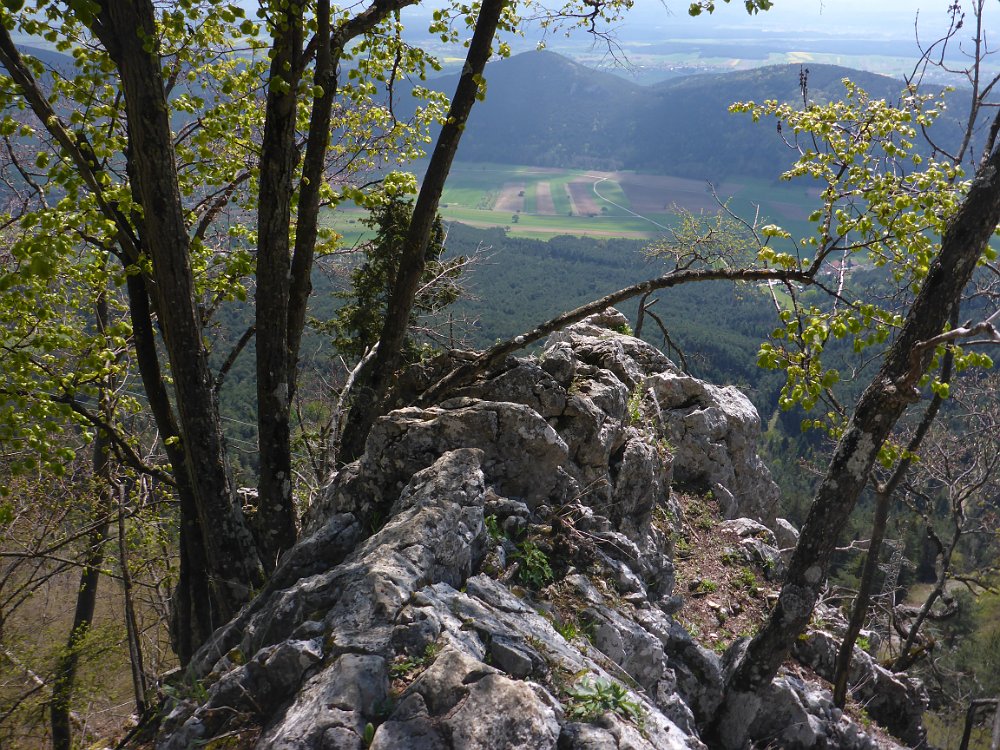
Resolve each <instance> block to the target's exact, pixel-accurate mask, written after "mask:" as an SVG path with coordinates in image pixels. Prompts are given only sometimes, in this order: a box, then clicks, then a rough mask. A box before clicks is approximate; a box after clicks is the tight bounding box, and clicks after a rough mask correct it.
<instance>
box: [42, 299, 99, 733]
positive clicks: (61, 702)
mask: <svg viewBox="0 0 1000 750" xmlns="http://www.w3.org/2000/svg"><path fill="white" fill-rule="evenodd" d="M95 318H96V323H97V330H98V333H99V334H101V335H103V334H104V333H105V331H106V330H107V324H108V302H107V298H106V297H105V295H104V294H103V293H102V294H101V295H100V296H99V297H98V300H97V304H96V306H95ZM109 386H110V384H108V383H105V384H104V385H103V386H102V388H101V392H100V396H99V398H100V401H101V411H102V412H103V414H102V416H103V417H105V419H106V420H107V421H109V422H110V418H109V417H110V415H109V414H108V413H107V411H108V396H109V394H108V389H109ZM92 466H93V469H92V471H93V485H92V489H93V490H94V492H95V497H96V502H95V504H94V511H93V516H94V518H96V519H101V522H100V523H99V524H98V525H96V526H95V527H94V528H93V530H92V531H91V532H90V533H89V534H88V535H87V551H86V553H85V555H84V562H83V570H82V571H81V573H80V587H79V588H78V589H77V594H76V608H75V610H74V612H73V625H72V627H71V628H70V631H69V637H68V638H67V641H66V648H65V650H64V651H63V654H62V656H61V657H60V659H59V666H58V667H56V674H55V679H54V680H53V682H52V701H51V703H50V706H49V714H50V717H51V726H52V748H53V750H71V748H72V746H73V730H72V724H71V722H70V704H71V702H72V698H73V689H74V687H75V686H76V674H77V668H78V667H79V665H80V649H81V648H82V647H83V643H84V641H85V640H86V638H87V634H88V633H89V632H90V627H91V625H92V624H93V622H94V611H95V609H96V607H97V586H98V583H99V582H100V580H101V566H102V565H103V564H104V557H105V549H104V545H105V542H106V541H107V538H108V527H109V526H110V521H111V504H112V473H111V472H112V467H111V436H110V435H108V433H107V432H106V431H105V430H100V429H99V430H98V431H97V434H96V435H95V437H94V454H93V464H92Z"/></svg>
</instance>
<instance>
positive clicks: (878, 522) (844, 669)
mask: <svg viewBox="0 0 1000 750" xmlns="http://www.w3.org/2000/svg"><path fill="white" fill-rule="evenodd" d="M957 312H958V307H957V306H956V307H955V311H954V313H953V314H952V316H951V321H950V322H951V327H952V328H954V327H955V326H957V325H958V316H957V315H956V314H955V313H957ZM954 358H955V355H954V352H952V350H951V349H949V350H948V351H947V352H946V353H945V355H944V361H943V362H942V363H941V382H942V383H950V382H951V365H952V361H953V360H954ZM943 401H944V399H943V398H941V396H940V395H938V394H937V393H935V394H934V397H933V398H932V399H931V403H930V406H928V407H927V411H925V412H924V416H923V418H922V419H921V420H920V424H919V425H917V429H916V432H914V433H913V437H912V438H911V439H910V442H909V443H908V444H907V446H906V452H907V453H908V454H915V453H916V452H917V450H918V449H919V448H920V444H921V443H922V442H923V440H924V436H925V435H926V434H927V431H928V430H930V428H931V425H932V424H933V423H934V420H935V419H936V418H937V415H938V412H939V411H940V410H941V404H942V402H943ZM912 462H913V459H911V458H904V459H902V460H900V462H899V465H898V466H896V468H895V470H894V471H893V472H892V476H891V477H890V478H889V481H887V482H886V483H885V485H883V486H882V487H879V488H878V490H877V491H876V493H875V518H874V520H873V521H872V534H871V541H870V542H869V543H868V554H867V555H866V556H865V564H864V568H863V569H862V571H861V582H860V584H859V585H858V595H857V596H856V597H855V599H854V609H853V610H852V611H851V619H850V621H849V622H848V623H847V630H846V631H845V632H844V640H843V641H841V644H840V650H839V651H838V652H837V665H836V671H835V673H834V678H833V703H834V705H836V706H837V707H838V708H843V707H844V704H845V703H846V702H847V680H848V677H849V676H850V671H851V658H852V656H853V655H854V644H855V642H856V641H857V640H858V634H859V633H860V632H861V628H862V627H863V626H864V624H865V616H866V615H867V614H868V604H869V603H870V602H871V595H872V590H873V588H874V585H875V573H876V571H877V570H878V560H879V553H880V552H881V551H882V542H883V540H884V539H885V528H886V525H887V523H888V521H889V505H890V503H891V502H892V497H893V495H895V494H896V490H897V489H898V488H899V485H900V483H901V482H902V481H903V479H904V478H905V476H906V474H907V472H908V471H909V470H910V464H911V463H912Z"/></svg>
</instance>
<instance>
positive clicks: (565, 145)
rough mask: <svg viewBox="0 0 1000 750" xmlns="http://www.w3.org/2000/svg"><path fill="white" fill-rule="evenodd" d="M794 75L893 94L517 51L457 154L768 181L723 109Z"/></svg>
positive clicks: (497, 65) (960, 98) (773, 71)
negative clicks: (613, 65) (633, 73)
mask: <svg viewBox="0 0 1000 750" xmlns="http://www.w3.org/2000/svg"><path fill="white" fill-rule="evenodd" d="M24 50H25V51H26V52H28V53H29V54H31V55H33V56H35V57H37V58H38V59H40V60H41V61H42V62H43V63H44V64H45V65H46V66H48V67H51V68H54V69H56V70H62V71H63V72H64V73H69V72H70V70H71V69H72V67H73V60H72V58H70V57H69V56H67V55H63V54H60V53H58V52H54V51H49V50H45V49H38V48H31V47H25V48H24ZM800 70H808V95H809V98H810V99H811V100H815V101H829V100H832V99H839V98H842V97H843V95H844V88H843V86H842V85H841V80H842V79H844V78H850V79H851V80H853V81H854V82H855V83H857V84H858V85H860V86H861V87H862V88H863V89H865V90H866V91H868V92H869V94H871V95H872V96H874V97H878V98H885V99H888V100H889V101H894V100H896V99H898V98H899V96H900V92H901V91H902V90H903V83H902V82H901V81H898V80H895V79H893V78H889V77H886V76H882V75H877V74H875V73H869V72H865V71H861V70H854V69H851V68H844V67H840V66H835V65H822V64H816V63H810V64H807V65H804V66H802V67H801V68H800V66H799V65H775V66H769V67H762V68H755V69H753V70H746V71H737V72H732V73H723V74H704V75H694V76H686V77H682V78H672V79H668V80H666V81H662V82H659V83H656V84H653V85H649V86H644V85H640V84H638V83H635V82H632V81H629V80H627V79H625V78H622V77H620V76H617V75H614V74H612V73H608V72H603V71H598V70H594V69H592V68H588V67H586V66H584V65H581V64H579V63H576V62H574V61H572V60H570V59H569V58H566V57H563V56H562V55H559V54H556V53H554V52H549V51H546V50H541V51H531V52H524V53H522V54H519V55H516V56H514V57H511V58H509V59H507V60H500V61H498V62H494V63H491V64H490V65H489V66H488V67H487V70H486V76H485V77H486V81H487V96H486V100H485V101H483V102H479V103H477V104H476V106H475V107H473V111H472V115H471V117H470V120H469V124H468V129H467V131H466V134H465V136H464V137H463V139H462V144H461V147H460V148H459V155H458V158H459V159H461V160H463V161H473V162H498V163H504V164H524V165H534V166H546V167H561V168H578V169H601V170H609V171H610V170H618V169H627V170H636V171H639V172H652V173H657V174H669V175H676V176H680V177H691V178H695V179H708V180H713V181H717V182H718V181H721V180H722V179H724V178H725V177H728V176H737V175H738V176H752V177H760V178H765V179H774V178H776V177H777V175H778V174H780V173H781V171H783V170H784V169H785V168H787V167H788V165H789V164H790V163H791V160H792V158H793V155H792V154H790V153H789V150H788V148H787V147H785V145H784V144H783V143H782V142H781V140H780V139H779V138H778V137H777V135H776V133H775V131H774V125H773V123H756V124H755V123H753V122H751V119H750V118H749V117H748V116H746V115H733V114H730V113H729V112H728V108H729V105H731V104H732V103H733V102H736V101H747V100H754V101H763V100H764V99H778V100H780V101H789V102H795V101H800V100H801V91H800V89H799V73H800ZM457 80H458V77H457V75H448V76H442V77H440V78H436V79H433V80H432V81H430V82H429V83H428V84H427V85H428V86H430V87H431V88H434V89H437V90H439V91H443V92H444V93H446V94H448V95H451V94H452V93H453V92H454V89H455V84H456V83H457ZM402 88H403V87H400V89H402ZM950 96H951V97H952V98H953V103H952V106H951V111H952V112H956V113H959V114H958V116H961V113H964V112H967V107H968V105H967V104H966V101H967V95H963V94H962V93H961V92H956V93H953V94H951V95H950ZM413 106H414V103H413V102H412V101H411V100H410V98H409V97H408V96H403V97H402V101H400V102H399V103H398V105H397V108H396V111H397V114H402V115H404V116H405V114H406V112H407V110H410V111H412V107H413ZM959 134H960V129H959V127H958V120H957V118H956V117H954V116H950V115H949V114H948V113H946V114H945V116H943V117H942V118H941V120H940V121H939V123H938V124H937V125H936V126H935V137H936V139H937V140H938V141H939V142H941V143H944V144H948V143H952V142H954V141H955V140H956V139H957V138H958V136H959Z"/></svg>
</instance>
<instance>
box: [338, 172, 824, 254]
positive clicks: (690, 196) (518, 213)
mask: <svg viewBox="0 0 1000 750" xmlns="http://www.w3.org/2000/svg"><path fill="white" fill-rule="evenodd" d="M715 194H716V195H718V198H719V199H721V200H726V201H729V205H730V207H731V208H732V210H733V211H735V212H736V213H738V214H740V215H742V216H745V217H747V218H752V217H753V216H754V215H755V213H756V212H757V210H758V206H759V210H760V216H761V218H764V217H766V218H767V220H768V221H770V222H773V223H779V224H782V225H783V226H785V227H786V228H788V229H789V230H790V231H792V232H793V234H798V233H801V232H803V231H807V227H806V225H805V217H806V216H807V215H808V213H809V212H810V211H811V210H812V209H813V208H815V206H816V201H817V197H816V191H814V190H803V189H802V188H801V187H800V186H791V185H784V184H782V183H776V182H771V183H767V182H764V181H762V180H753V179H733V180H730V181H726V182H724V183H722V184H721V185H717V186H715ZM678 209H684V210H688V211H693V212H695V213H698V212H703V211H704V212H710V213H714V212H716V211H718V209H719V206H718V202H717V200H716V196H715V195H713V192H712V187H711V186H710V185H708V184H707V183H705V182H702V181H699V180H691V179H685V178H681V177H671V176H668V175H654V174H641V173H636V172H600V171H594V170H589V171H588V170H568V169H558V168H546V167H529V166H510V165H501V164H487V163H472V162H459V163H456V164H455V165H454V166H453V167H452V170H451V174H450V175H449V178H448V184H447V186H446V187H445V191H444V195H443V197H442V199H441V214H442V216H443V217H444V218H445V219H446V220H449V221H458V222H461V223H463V224H467V225H469V226H472V227H477V228H491V227H504V228H506V229H507V231H508V233H509V234H510V235H511V236H513V237H525V238H532V239H543V240H544V239H549V238H551V237H554V236H557V235H563V234H568V235H577V236H587V237H595V238H624V239H639V240H651V239H655V238H656V237H658V236H659V235H661V234H663V233H664V232H665V231H666V230H667V229H668V228H669V227H670V225H671V223H672V222H673V221H674V217H675V216H676V212H677V210H678ZM362 218H363V212H361V211H360V210H352V209H345V208H341V209H338V211H337V212H336V213H331V214H330V216H329V219H328V221H329V224H330V226H332V227H333V228H334V229H336V230H337V231H338V232H340V233H341V234H343V235H344V237H345V239H346V240H347V241H348V242H352V241H355V240H357V239H358V238H359V237H360V236H361V234H362V232H363V230H364V225H363V223H362Z"/></svg>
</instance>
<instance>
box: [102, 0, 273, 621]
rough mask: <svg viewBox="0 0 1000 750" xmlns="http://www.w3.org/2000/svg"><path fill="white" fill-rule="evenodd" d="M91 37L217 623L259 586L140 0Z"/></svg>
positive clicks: (109, 16) (150, 23)
mask: <svg viewBox="0 0 1000 750" xmlns="http://www.w3.org/2000/svg"><path fill="white" fill-rule="evenodd" d="M100 9H101V10H100V14H99V16H97V17H96V18H94V19H92V22H93V31H94V33H95V34H96V35H97V37H98V38H99V39H100V40H101V42H102V44H104V46H105V48H106V49H107V50H108V52H109V54H110V55H111V56H112V59H113V60H114V62H115V65H116V66H117V68H118V71H119V74H120V77H121V85H122V90H123V93H124V99H125V110H126V113H127V116H128V133H129V142H130V146H131V149H132V152H131V153H130V154H129V157H130V159H131V160H132V161H133V164H134V174H135V179H136V182H137V188H138V194H139V197H140V200H141V204H142V207H143V221H144V224H145V229H146V235H145V238H144V239H145V243H144V244H145V247H146V248H147V249H148V251H149V253H150V256H151V258H152V261H153V277H154V279H155V284H156V287H155V294H156V298H157V311H158V313H159V319H160V322H161V325H162V330H163V338H164V343H165V344H166V351H167V356H168V359H169V361H170V367H171V375H172V377H173V380H174V388H175V393H176V397H177V398H176V403H177V409H178V413H179V416H180V428H181V430H180V433H181V443H182V448H183V450H184V457H185V463H186V464H187V465H188V467H189V471H190V472H191V475H192V476H196V477H197V478H198V481H197V482H196V483H193V485H192V489H193V495H194V505H195V508H194V510H195V511H196V514H197V519H198V524H199V527H200V528H199V531H200V533H201V536H202V546H203V550H204V553H205V562H206V569H205V577H206V579H207V581H208V582H209V590H210V595H211V599H212V602H211V604H212V607H211V611H210V612H209V613H206V616H207V618H208V619H209V620H210V621H211V622H213V623H216V624H221V623H222V622H225V621H227V620H228V619H229V618H230V617H231V616H232V615H233V614H235V613H236V611H237V610H238V609H239V607H240V605H242V604H243V603H244V602H245V601H246V600H247V598H248V597H249V594H250V591H251V589H252V588H254V587H255V586H258V585H259V584H260V583H261V582H262V581H263V576H262V571H261V567H260V562H259V560H258V558H257V554H256V550H255V548H254V545H253V540H252V537H251V535H250V532H249V530H248V529H247V527H246V524H245V523H244V521H243V518H242V514H241V513H240V511H239V508H238V507H237V506H236V505H235V503H234V500H233V492H232V485H231V480H230V477H229V472H228V466H227V463H226V456H225V448H224V443H223V437H222V426H221V422H220V420H219V416H218V408H217V404H216V400H215V394H214V391H213V388H212V378H211V375H210V373H209V369H208V361H207V355H206V352H205V349H204V346H203V344H202V339H201V321H200V319H199V316H198V311H197V306H196V302H195V293H194V278H193V274H192V270H191V264H190V258H189V240H188V233H187V228H186V226H185V223H184V214H183V210H182V205H181V198H180V191H179V188H178V182H177V172H176V166H175V162H174V152H173V145H172V141H171V134H170V123H169V121H168V108H167V103H166V97H165V94H164V89H163V79H162V75H161V70H160V65H159V59H158V57H157V54H156V51H155V49H156V44H155V40H156V28H155V15H154V9H153V5H152V3H151V2H149V0H141V1H137V2H125V0H105V1H104V2H102V3H100Z"/></svg>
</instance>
